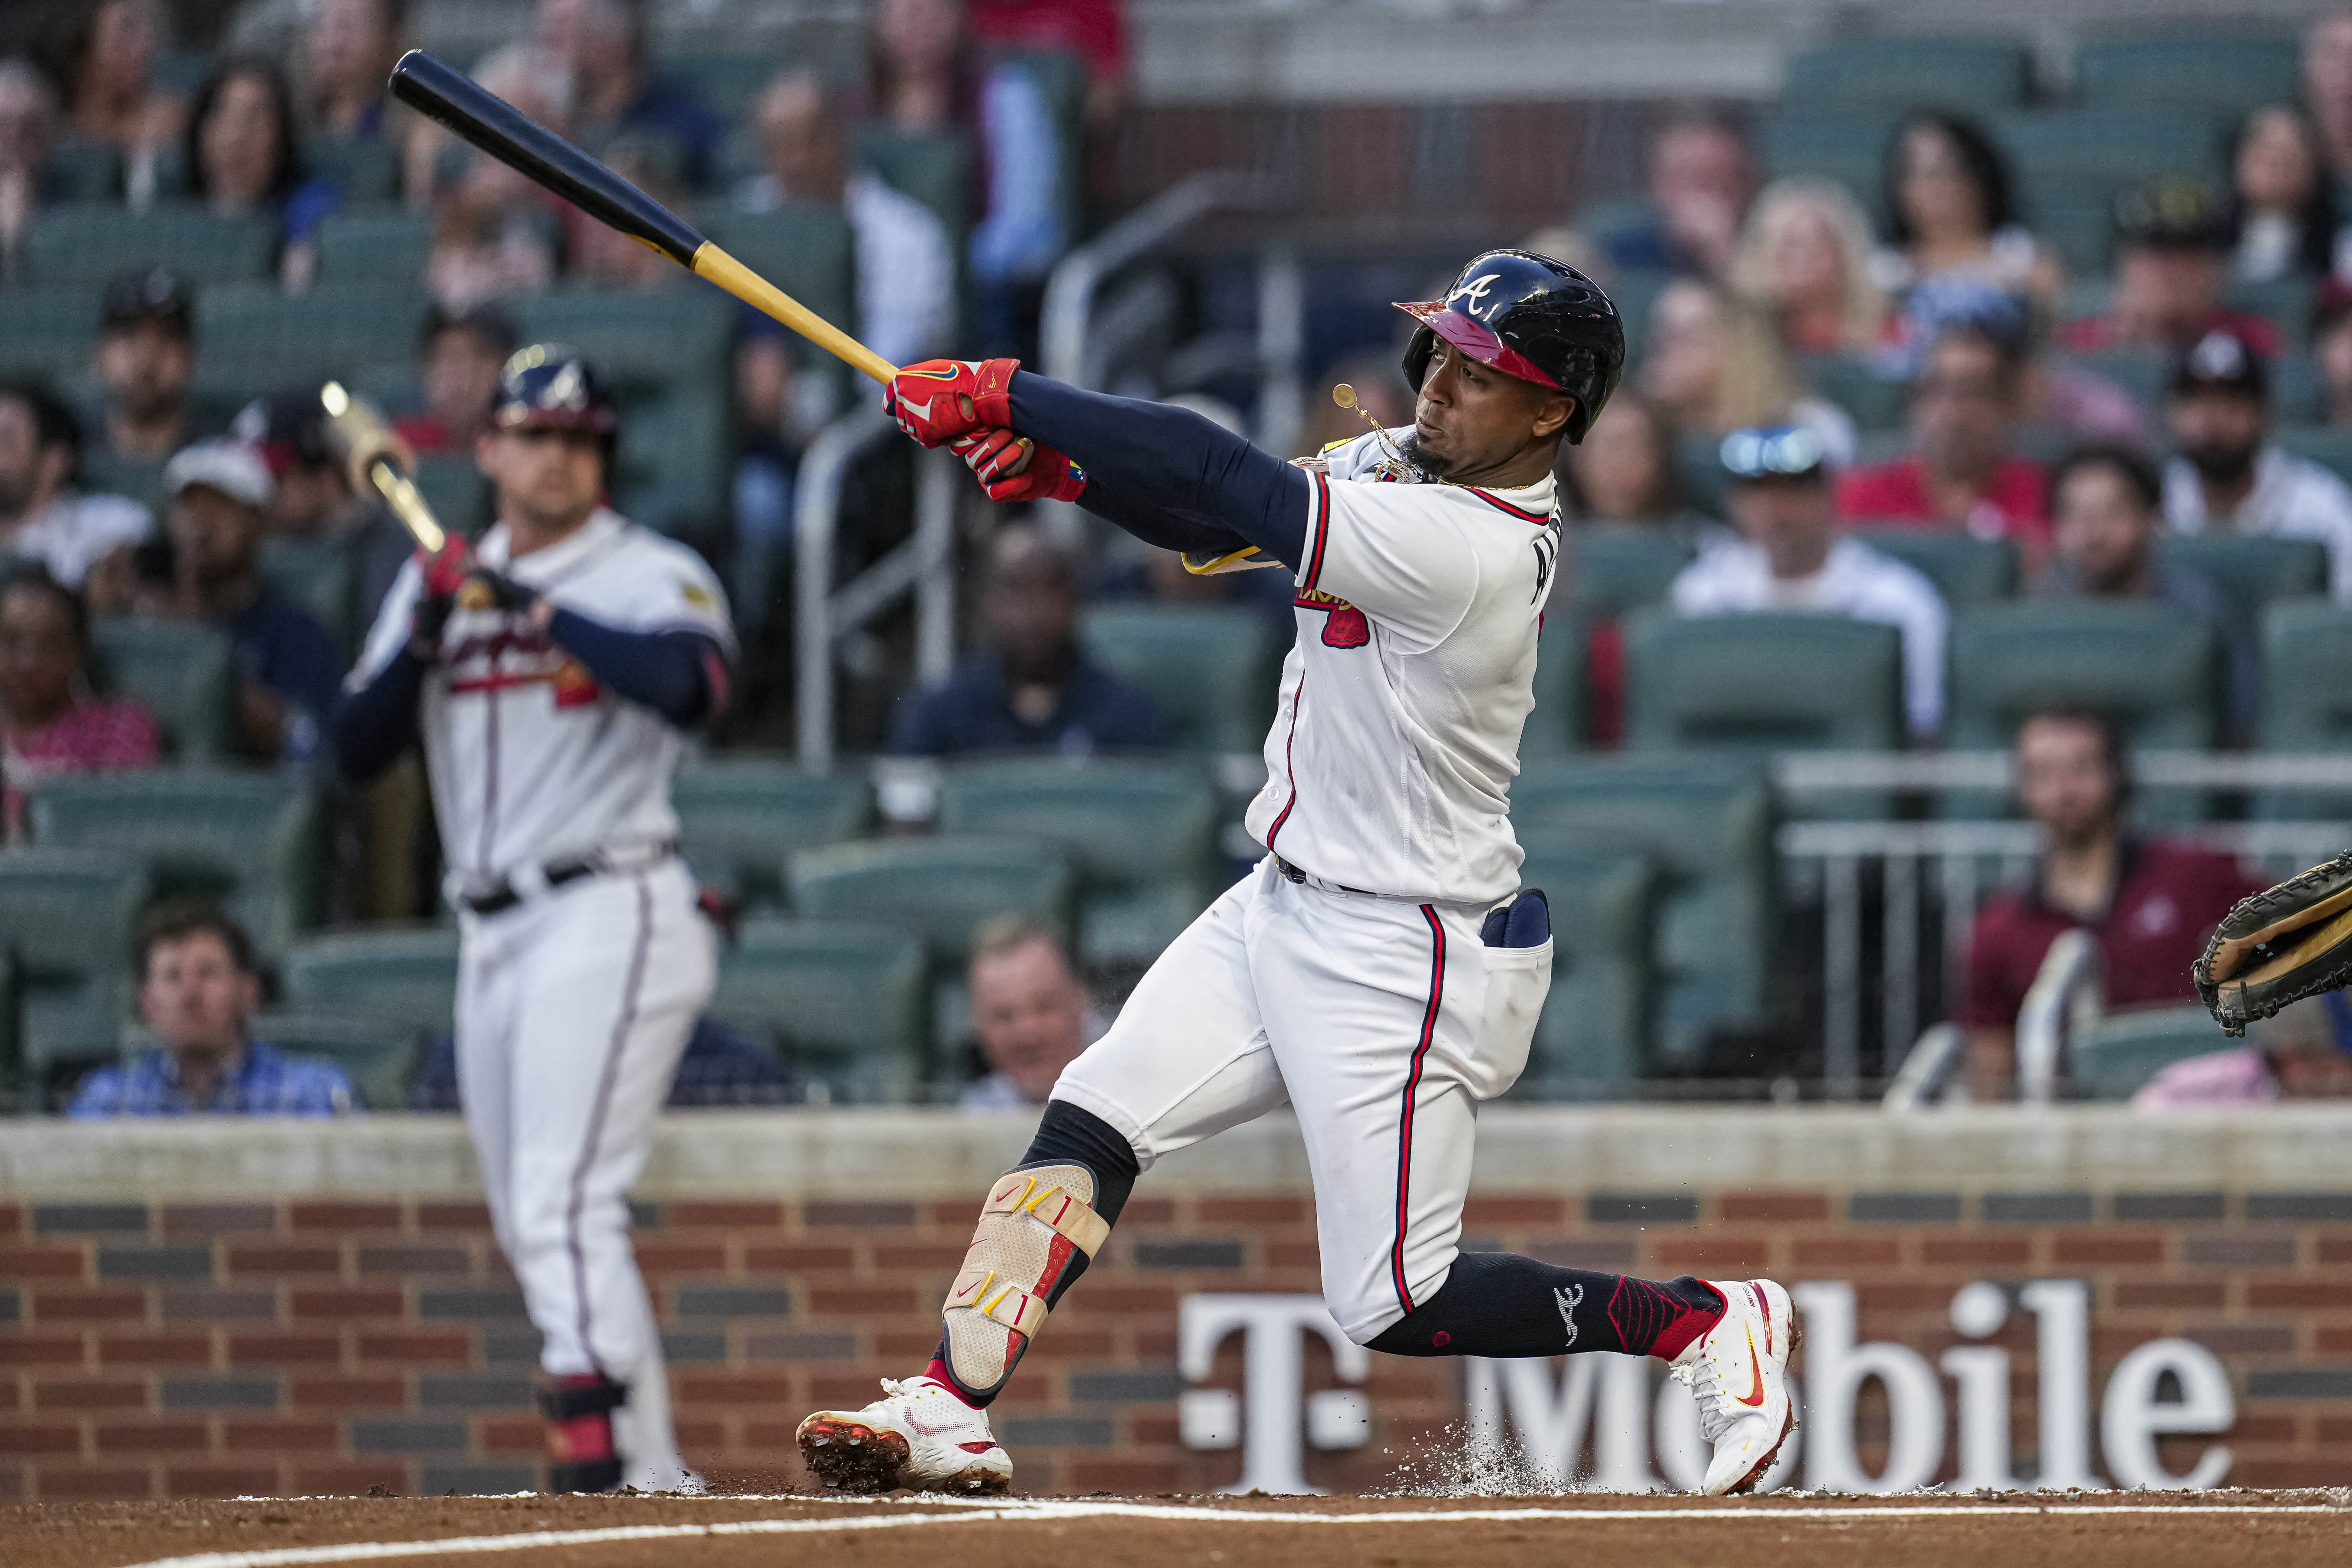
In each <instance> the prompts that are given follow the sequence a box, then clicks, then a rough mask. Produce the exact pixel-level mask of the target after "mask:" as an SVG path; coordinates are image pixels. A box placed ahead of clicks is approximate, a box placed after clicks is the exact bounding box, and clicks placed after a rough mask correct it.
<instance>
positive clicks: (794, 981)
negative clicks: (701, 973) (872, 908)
mask: <svg viewBox="0 0 2352 1568" xmlns="http://www.w3.org/2000/svg"><path fill="white" fill-rule="evenodd" d="M924 973H925V964H924V956H923V944H922V942H920V941H919V940H918V939H916V938H915V937H913V936H911V935H908V934H907V933H906V932H905V931H903V930H899V929H895V928H886V927H881V926H871V925H858V924H855V923H852V922H849V921H837V920H826V921H785V920H757V921H746V922H745V923H744V925H743V927H742V930H741V931H740V932H739V933H738V936H737V939H736V940H735V941H734V942H730V943H728V944H727V945H726V946H724V947H723V948H721V949H720V952H719V989H718V991H717V992H716V994H713V995H712V997H711V1000H710V1007H709V1012H710V1015H711V1016H713V1017H716V1018H720V1019H723V1020H725V1021H727V1022H729V1023H730V1024H737V1025H741V1026H750V1027H751V1028H752V1029H753V1030H755V1031H757V1032H759V1033H761V1034H765V1035H769V1036H771V1037H773V1038H775V1039H776V1040H777V1041H778V1042H779V1043H780V1045H781V1047H782V1054H783V1057H784V1058H785V1060H786V1061H787V1062H788V1063H789V1064H790V1066H791V1068H792V1069H793V1074H794V1076H795V1077H797V1078H799V1079H803V1081H814V1082H817V1083H822V1084H824V1086H825V1089H827V1091H828V1092H829V1093H830V1094H831V1096H832V1098H833V1099H835V1100H849V1101H876V1100H880V1101H898V1102H904V1101H905V1100H909V1099H911V1098H913V1095H914V1091H915V1089H916V1087H917V1085H918V1084H919V1081H920V1079H921V1075H922V1065H923V1039H924V1018H925V994H926V993H925V988H924V984H923V977H924Z"/></svg>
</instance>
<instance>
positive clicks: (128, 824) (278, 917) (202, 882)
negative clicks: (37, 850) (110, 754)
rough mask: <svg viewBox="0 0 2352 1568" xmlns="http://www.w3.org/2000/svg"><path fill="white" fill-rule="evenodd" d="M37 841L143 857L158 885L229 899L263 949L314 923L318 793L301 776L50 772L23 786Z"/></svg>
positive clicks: (279, 947)
mask: <svg viewBox="0 0 2352 1568" xmlns="http://www.w3.org/2000/svg"><path fill="white" fill-rule="evenodd" d="M28 800H29V810H28V812H27V819H28V820H29V822H30V823H31V825H32V830H33V841H34V842H35V843H37V844H40V845H43V846H47V847H58V848H76V849H104V850H108V851H110V852H112V853H115V854H119V855H130V856H135V857H137V858H139V859H141V860H142V861H143V862H145V864H146V866H147V869H148V872H149V875H150V876H151V877H152V879H153V880H154V882H155V884H156V889H157V891H158V892H160V893H163V894H167V895H168V894H200V895H204V896H206V897H214V898H219V899H222V900H226V903H227V905H228V907H229V909H230V910H231V912H233V913H234V914H235V915H236V917H237V918H238V919H239V920H240V921H243V922H244V924H245V927H246V929H247V931H250V932H251V933H252V934H253V940H254V942H255V943H256V945H257V946H258V947H259V948H260V949H261V950H262V951H263V952H269V953H277V952H283V951H285V949H286V946H287V944H288V942H290V941H291V940H292V939H293V937H294V935H295V933H296V932H297V931H301V930H304V929H305V928H307V927H309V926H310V925H313V924H315V923H317V920H318V913H319V905H320V892H321V888H320V875H321V871H322V866H321V854H320V842H319V838H320V832H319V802H318V797H317V795H316V794H315V793H314V792H313V790H312V789H311V787H310V784H308V783H307V782H305V781H304V780H302V779H300V778H299V777H289V776H287V775H285V774H281V773H234V772H230V771H228V770H226V769H212V768H157V769H153V770H152V771H149V772H145V773H85V774H69V775H66V776H62V777H58V778H51V779H47V780H44V781H42V782H41V783H39V784H36V785H35V786H34V787H33V789H32V790H31V791H30V792H29V795H28Z"/></svg>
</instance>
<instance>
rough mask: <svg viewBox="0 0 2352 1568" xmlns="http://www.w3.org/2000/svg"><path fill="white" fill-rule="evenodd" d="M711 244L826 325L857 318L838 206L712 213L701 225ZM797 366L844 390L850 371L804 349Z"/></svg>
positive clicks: (849, 240)
mask: <svg viewBox="0 0 2352 1568" xmlns="http://www.w3.org/2000/svg"><path fill="white" fill-rule="evenodd" d="M703 233H704V234H706V235H708V236H709V237H710V239H711V241H712V243H714V244H716V245H718V246H719V247H720V248H722V249H724V250H725V251H727V252H728V254H730V255H731V256H733V257H734V258H736V259H738V260H740V261H741V262H742V263H743V264H744V265H745V266H747V267H749V268H751V269H752V270H753V271H755V272H757V273H759V274H760V276H761V277H762V278H765V279H767V280H768V281H769V282H771V283H773V284H774V285H775V286H776V287H777V288H779V289H782V290H783V291H784V292H785V293H787V294H790V295H791V296H792V297H793V299H795V300H799V301H800V302H801V303H802V304H803V305H806V306H807V307H808V308H809V309H810V310H814V311H815V312H816V313H817V314H818V315H820V316H822V317H824V319H825V320H826V321H842V322H850V321H856V319H857V315H856V290H857V258H856V236H854V235H853V234H851V233H850V229H849V220H848V219H847V218H845V217H844V216H842V215H841V210H840V209H839V208H838V207H831V206H823V205H818V204H815V203H813V202H812V203H802V204H799V205H793V206H789V207H785V208H783V209H782V210H781V211H778V212H768V213H737V212H725V213H713V214H712V215H711V216H709V218H708V219H707V220H706V221H705V222H704V224H703ZM801 363H803V364H804V365H807V366H809V367H810V368H812V369H814V370H815V371H816V372H818V373H819V374H824V375H828V376H832V377H834V378H835V381H836V383H837V384H838V387H837V389H838V390H839V391H840V392H842V393H844V394H846V393H848V391H849V385H848V379H847V378H848V377H849V376H850V375H851V374H853V373H852V372H851V371H850V370H849V367H848V366H846V365H845V364H843V363H841V362H840V361H839V360H836V359H835V358H834V357H833V356H832V355H831V354H827V353H820V352H817V351H815V350H807V351H806V352H805V353H803V355H802V360H801Z"/></svg>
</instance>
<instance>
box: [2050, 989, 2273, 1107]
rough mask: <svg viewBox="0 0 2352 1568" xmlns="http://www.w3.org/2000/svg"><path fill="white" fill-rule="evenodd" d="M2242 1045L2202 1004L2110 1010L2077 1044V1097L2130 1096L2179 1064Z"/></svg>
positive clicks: (2077, 1038) (2113, 1097) (2128, 1097)
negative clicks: (2215, 1021) (2121, 1010)
mask: <svg viewBox="0 0 2352 1568" xmlns="http://www.w3.org/2000/svg"><path fill="white" fill-rule="evenodd" d="M2240 1043H2241V1042H2239V1041H2236V1040H2232V1039H2231V1038H2230V1037H2228V1036H2227V1035H2224V1034H2223V1033H2221V1026H2220V1025H2218V1024H2216V1023H2214V1022H2213V1019H2212V1016H2211V1015H2210V1014H2208V1013H2207V1012H2206V1011H2205V1009H2204V1008H2202V1007H2147V1008H2142V1009H2138V1010H2137V1011H2134V1012H2129V1013H2110V1014H2109V1015H2107V1016H2105V1017H2104V1018H2101V1019H2100V1020H2099V1021H2098V1022H2096V1023H2095V1024H2093V1025H2092V1026H2090V1027H2089V1028H2088V1029H2085V1030H2084V1031H2083V1033H2082V1034H2081V1035H2079V1036H2077V1037H2075V1038H2074V1041H2073V1042H2072V1047H2071V1049H2072V1054H2073V1057H2074V1072H2073V1079H2074V1097H2075V1098H2076V1099H2078V1100H2129V1099H2130V1098H2131V1097H2132V1096H2133V1094H2135V1093H2136V1092H2137V1091H2138V1089H2139V1088H2140V1086H2141V1085H2143V1084H2145V1083H2147V1080H2148V1079H2152V1078H2154V1077H2155V1076H2156V1075H2157V1074H2158V1072H2160V1071H2162V1070H2163V1069H2164V1068H2168V1067H2170V1066H2171V1065H2172V1064H2173V1063H2174V1062H2178V1061H2186V1060H2188V1059H2189V1058H2190V1057H2200V1056H2203V1055H2204V1054H2205V1053H2206V1052H2208V1051H2222V1050H2228V1049H2230V1048H2231V1047H2233V1046H2236V1045H2238V1044H2240Z"/></svg>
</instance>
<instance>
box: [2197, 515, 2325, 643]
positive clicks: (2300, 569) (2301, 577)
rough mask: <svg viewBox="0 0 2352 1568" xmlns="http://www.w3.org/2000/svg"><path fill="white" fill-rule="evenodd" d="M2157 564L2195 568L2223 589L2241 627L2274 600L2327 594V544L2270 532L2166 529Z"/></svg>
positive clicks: (2259, 614) (2260, 615) (2207, 579)
mask: <svg viewBox="0 0 2352 1568" xmlns="http://www.w3.org/2000/svg"><path fill="white" fill-rule="evenodd" d="M2156 559H2157V563H2158V565H2161V566H2170V567H2175V568H2178V569H2179V570H2182V571H2187V572H2194V573H2196V574H2198V575H2199V576H2200V577H2202V578H2204V579H2205V580H2206V581H2207V582H2209V583H2210V584H2213V586H2215V587H2216V588H2219V589H2220V590H2221V594H2222V596H2223V597H2224V598H2226V599H2228V600H2229V602H2230V609H2231V614H2233V615H2234V616H2236V617H2237V618H2238V621H2239V623H2240V624H2241V625H2243V626H2253V625H2255V624H2256V623H2257V622H2258V621H2260V620H2261V618H2262V615H2263V610H2264V609H2266V608H2267V607H2268V606H2269V605H2270V604H2271V602H2272V601H2273V600H2276V599H2296V598H2305V597H2309V596H2311V595H2324V594H2326V592H2327V546H2326V545H2325V544H2323V543H2321V542H2319V541H2318V540H2316V539H2281V538H2279V537H2277V536H2276V535H2274V534H2244V533H2166V534H2159V535H2158V538H2157V542H2156Z"/></svg>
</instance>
